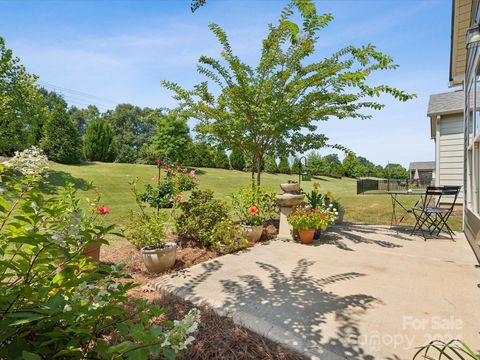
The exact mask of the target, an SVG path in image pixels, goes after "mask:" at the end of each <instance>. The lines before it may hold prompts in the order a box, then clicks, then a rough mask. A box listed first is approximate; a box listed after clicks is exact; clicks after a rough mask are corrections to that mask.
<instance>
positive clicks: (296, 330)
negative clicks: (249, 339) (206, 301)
mask: <svg viewBox="0 0 480 360" xmlns="http://www.w3.org/2000/svg"><path fill="white" fill-rule="evenodd" d="M314 263H315V262H313V261H308V260H306V259H300V260H299V261H298V262H297V265H296V266H295V268H294V269H293V270H292V271H291V273H290V274H286V273H283V272H282V271H281V270H280V269H279V268H278V267H276V266H273V265H271V264H267V263H262V262H257V263H256V264H257V265H258V267H259V268H260V269H261V270H263V271H264V272H266V273H267V276H268V279H269V280H270V284H269V285H267V284H265V283H266V282H265V279H264V277H262V278H261V277H260V276H259V275H254V273H258V270H253V269H252V272H251V274H249V275H243V276H240V277H239V281H235V280H232V279H228V280H222V281H221V283H222V285H223V289H224V292H225V293H226V294H227V299H226V301H225V305H224V311H226V312H227V313H232V316H234V317H238V318H239V319H240V320H243V321H244V322H245V319H247V320H248V322H245V325H246V326H247V327H249V326H251V325H252V323H253V324H254V323H259V322H262V323H263V324H266V325H268V326H270V327H271V329H270V330H269V333H270V335H271V336H273V337H274V338H275V339H274V340H277V341H283V342H286V343H287V344H288V345H290V346H296V347H297V348H298V347H299V346H300V347H302V348H303V349H304V350H306V351H308V352H309V353H310V354H316V355H318V354H325V355H328V354H329V353H330V354H331V353H334V354H335V355H337V356H340V357H342V358H345V359H364V360H372V359H374V357H373V356H372V355H369V354H367V353H366V351H365V350H364V349H363V348H362V346H361V341H360V340H361V339H360V336H361V334H360V330H359V318H360V317H361V316H362V315H363V314H364V313H365V312H366V311H367V310H368V309H369V308H371V307H373V306H374V305H378V304H381V301H379V300H378V299H376V298H374V297H372V296H369V295H366V294H352V295H347V296H341V295H337V294H334V293H333V292H331V291H328V290H325V287H326V286H327V285H331V284H334V283H337V282H341V281H353V280H355V279H357V278H359V277H362V276H365V275H364V274H361V273H356V272H348V273H340V274H336V275H332V276H328V277H325V278H316V277H315V276H312V275H309V274H308V269H309V267H310V266H312V265H313V264H314ZM332 319H333V320H332ZM332 321H333V323H332ZM253 327H255V325H253ZM325 332H328V333H325ZM275 334H276V335H277V336H275Z"/></svg>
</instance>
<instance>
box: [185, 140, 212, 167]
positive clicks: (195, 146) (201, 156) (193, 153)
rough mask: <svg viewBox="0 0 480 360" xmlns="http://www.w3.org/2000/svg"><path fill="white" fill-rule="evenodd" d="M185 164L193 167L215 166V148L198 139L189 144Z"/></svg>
mask: <svg viewBox="0 0 480 360" xmlns="http://www.w3.org/2000/svg"><path fill="white" fill-rule="evenodd" d="M184 163H185V165H188V166H193V167H209V168H214V167H215V148H214V147H213V146H211V145H209V144H207V143H206V142H203V141H199V142H194V143H192V144H191V145H190V148H189V150H188V156H187V159H186V160H185V162H184Z"/></svg>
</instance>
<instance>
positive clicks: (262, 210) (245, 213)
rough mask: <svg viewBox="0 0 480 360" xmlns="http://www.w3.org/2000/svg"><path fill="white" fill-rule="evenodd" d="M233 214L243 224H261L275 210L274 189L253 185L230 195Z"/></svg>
mask: <svg viewBox="0 0 480 360" xmlns="http://www.w3.org/2000/svg"><path fill="white" fill-rule="evenodd" d="M230 196H231V198H232V204H233V209H234V212H235V215H236V216H238V218H239V219H240V221H241V222H242V224H244V225H251V226H257V225H263V223H264V222H265V220H267V219H271V218H272V217H273V216H274V214H276V212H277V200H276V193H275V191H271V190H266V189H263V188H261V187H259V186H256V185H253V186H251V187H246V188H243V189H240V190H239V191H238V192H237V193H235V194H231V195H230Z"/></svg>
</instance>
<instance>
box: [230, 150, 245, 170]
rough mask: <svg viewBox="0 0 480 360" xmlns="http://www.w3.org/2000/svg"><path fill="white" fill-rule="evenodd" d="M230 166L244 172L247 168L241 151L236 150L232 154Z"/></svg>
mask: <svg viewBox="0 0 480 360" xmlns="http://www.w3.org/2000/svg"><path fill="white" fill-rule="evenodd" d="M230 166H231V167H232V169H234V170H240V171H243V169H244V168H245V158H244V157H243V154H242V152H241V151H240V150H238V149H237V148H234V149H233V150H232V152H231V153H230Z"/></svg>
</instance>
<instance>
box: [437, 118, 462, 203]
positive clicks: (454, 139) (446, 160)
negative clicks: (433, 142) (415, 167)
mask: <svg viewBox="0 0 480 360" xmlns="http://www.w3.org/2000/svg"><path fill="white" fill-rule="evenodd" d="M439 131H440V148H439V168H438V169H437V176H438V178H439V185H440V186H442V185H460V186H463V114H458V115H448V116H447V115H446V116H442V117H441V118H440V126H439ZM457 202H458V203H460V204H461V203H462V202H463V191H462V192H461V194H460V195H459V198H458V200H457Z"/></svg>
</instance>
